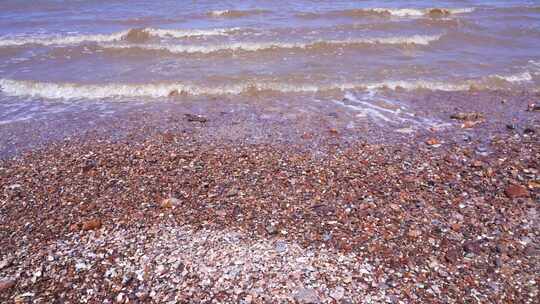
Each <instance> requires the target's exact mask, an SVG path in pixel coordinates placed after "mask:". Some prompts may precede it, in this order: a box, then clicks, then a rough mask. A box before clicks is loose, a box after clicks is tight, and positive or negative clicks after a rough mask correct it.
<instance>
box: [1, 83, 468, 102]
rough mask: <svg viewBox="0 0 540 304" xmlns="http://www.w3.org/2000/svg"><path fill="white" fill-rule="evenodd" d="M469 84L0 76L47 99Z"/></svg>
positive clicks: (9, 91)
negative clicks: (108, 80) (209, 83)
mask: <svg viewBox="0 0 540 304" xmlns="http://www.w3.org/2000/svg"><path fill="white" fill-rule="evenodd" d="M473 87H475V86H474V85H473V84H472V83H462V84H453V83H445V82H433V81H426V80H413V81H382V82H371V83H370V82H357V83H330V84H291V83H287V82H264V81H259V82H254V81H253V82H240V83H235V84H229V85H217V86H201V85H195V84H187V83H151V84H91V85H83V84H74V83H53V82H36V81H25V80H12V79H0V89H1V92H2V93H3V94H5V95H8V96H16V97H21V96H30V97H38V98H46V99H68V100H69V99H105V98H111V99H114V98H136V97H150V98H164V97H174V96H184V95H193V96H200V95H203V96H206V95H209V96H212V95H240V94H247V95H253V94H256V93H258V92H266V91H270V92H277V93H319V92H328V91H347V90H353V89H358V90H407V91H414V90H434V91H436V90H440V91H466V90H469V89H471V88H473Z"/></svg>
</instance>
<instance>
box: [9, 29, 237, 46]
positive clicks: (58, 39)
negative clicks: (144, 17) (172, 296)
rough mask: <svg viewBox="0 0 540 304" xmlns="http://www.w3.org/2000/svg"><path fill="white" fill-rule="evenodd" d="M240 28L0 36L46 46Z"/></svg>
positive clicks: (229, 31)
mask: <svg viewBox="0 0 540 304" xmlns="http://www.w3.org/2000/svg"><path fill="white" fill-rule="evenodd" d="M240 30H241V29H240V28H237V27H235V28H214V29H160V28H140V29H129V30H125V31H121V32H115V33H111V34H96V35H71V36H59V35H54V36H36V37H6V36H4V37H0V47H7V46H22V45H26V44H39V45H45V46H54V45H73V44H81V43H85V42H86V43H110V42H119V41H127V42H132V43H142V42H146V41H148V40H149V39H151V38H152V37H156V38H189V37H196V36H223V35H228V34H232V33H235V32H238V31H240Z"/></svg>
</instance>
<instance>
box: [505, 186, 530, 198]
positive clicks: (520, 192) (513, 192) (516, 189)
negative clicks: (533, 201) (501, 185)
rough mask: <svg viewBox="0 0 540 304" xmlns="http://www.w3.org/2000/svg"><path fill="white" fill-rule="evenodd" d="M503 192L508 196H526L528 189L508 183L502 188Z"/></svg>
mask: <svg viewBox="0 0 540 304" xmlns="http://www.w3.org/2000/svg"><path fill="white" fill-rule="evenodd" d="M504 194H506V196H508V197H509V198H518V197H528V196H529V190H527V188H525V187H523V186H520V185H510V186H508V187H506V189H505V190H504Z"/></svg>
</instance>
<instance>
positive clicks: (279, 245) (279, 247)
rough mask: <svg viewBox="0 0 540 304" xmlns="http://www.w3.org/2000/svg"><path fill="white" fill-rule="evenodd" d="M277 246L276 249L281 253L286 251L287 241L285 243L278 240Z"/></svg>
mask: <svg viewBox="0 0 540 304" xmlns="http://www.w3.org/2000/svg"><path fill="white" fill-rule="evenodd" d="M275 248H276V251H277V252H279V253H282V252H285V251H287V243H285V242H284V241H277V242H276V246H275Z"/></svg>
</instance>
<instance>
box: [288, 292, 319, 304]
mask: <svg viewBox="0 0 540 304" xmlns="http://www.w3.org/2000/svg"><path fill="white" fill-rule="evenodd" d="M294 299H295V300H296V301H297V302H298V303H300V304H317V303H320V302H321V300H320V299H319V296H318V295H317V292H316V291H315V290H313V289H310V288H302V289H299V290H297V291H296V293H295V294H294Z"/></svg>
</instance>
